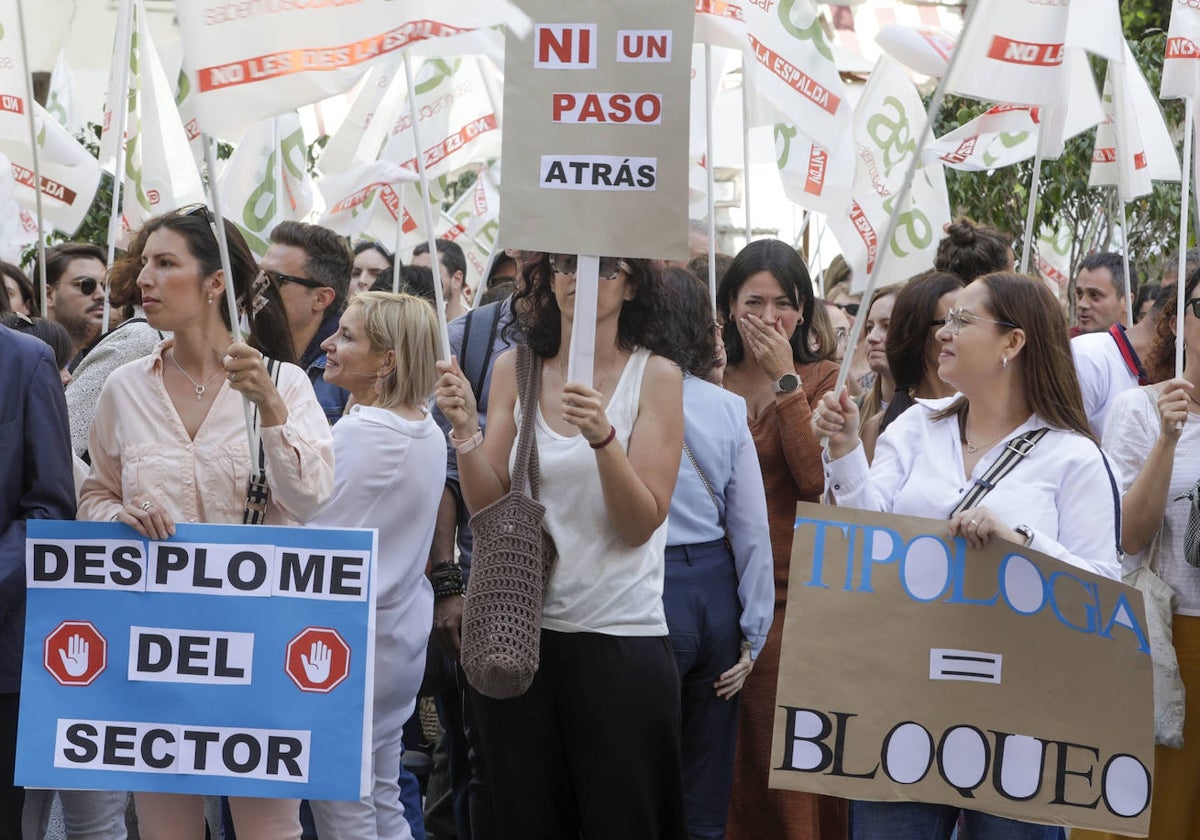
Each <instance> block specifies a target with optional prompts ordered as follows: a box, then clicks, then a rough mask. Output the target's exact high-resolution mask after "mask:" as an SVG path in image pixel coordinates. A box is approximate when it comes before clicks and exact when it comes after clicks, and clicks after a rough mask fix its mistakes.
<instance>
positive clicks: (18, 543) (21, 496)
mask: <svg viewBox="0 0 1200 840" xmlns="http://www.w3.org/2000/svg"><path fill="white" fill-rule="evenodd" d="M74 518H75V484H74V481H73V479H72V475H71V439H70V433H69V431H68V428H67V402H66V399H65V398H64V397H63V388H62V381H61V380H60V379H59V374H58V367H57V366H56V365H55V363H54V354H53V353H52V352H51V351H50V348H49V347H48V346H47V345H45V344H43V343H42V342H40V341H38V340H37V339H36V338H32V337H31V336H27V335H22V334H21V333H18V332H14V331H13V330H10V329H8V328H7V327H0V838H9V837H20V836H21V808H22V803H23V800H24V792H23V791H22V790H21V789H20V788H18V787H16V786H15V785H14V784H13V767H14V765H15V763H16V748H17V706H18V694H17V693H18V691H20V688H21V652H22V646H23V643H24V635H25V522H26V521H27V520H29V519H74Z"/></svg>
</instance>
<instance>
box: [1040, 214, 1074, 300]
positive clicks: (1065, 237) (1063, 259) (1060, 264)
mask: <svg viewBox="0 0 1200 840" xmlns="http://www.w3.org/2000/svg"><path fill="white" fill-rule="evenodd" d="M1033 265H1034V267H1035V268H1036V269H1037V271H1038V273H1039V274H1041V275H1042V280H1043V281H1044V282H1045V283H1046V285H1047V286H1049V287H1050V291H1052V292H1054V296H1055V297H1057V298H1058V299H1060V300H1062V299H1064V298H1065V297H1066V294H1067V289H1068V288H1070V285H1071V227H1070V226H1069V225H1067V224H1065V223H1060V224H1059V225H1058V228H1057V229H1054V228H1051V227H1046V226H1043V227H1042V230H1041V233H1039V234H1038V240H1037V243H1036V245H1035V249H1034V253H1033Z"/></svg>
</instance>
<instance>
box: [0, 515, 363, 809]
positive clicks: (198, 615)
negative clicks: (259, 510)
mask: <svg viewBox="0 0 1200 840" xmlns="http://www.w3.org/2000/svg"><path fill="white" fill-rule="evenodd" d="M25 558H26V584H27V587H28V602H27V611H26V622H25V651H24V661H23V667H22V676H21V709H20V723H19V729H18V735H17V737H18V755H19V758H18V760H17V779H18V784H22V785H26V786H32V787H44V788H85V789H97V790H143V791H163V792H171V793H203V794H228V795H236V796H270V797H285V798H309V799H343V800H349V799H358V798H359V796H360V795H362V794H364V793H365V792H366V791H367V790H368V789H369V784H370V767H371V761H370V759H369V757H370V750H371V698H372V696H373V695H372V691H373V674H374V671H373V667H372V666H373V663H374V655H375V652H374V639H375V634H374V624H375V533H374V531H364V530H344V531H331V530H319V529H315V528H313V529H310V528H281V527H272V526H264V525H259V526H244V525H180V526H178V529H177V532H176V535H175V537H173V538H172V539H170V540H167V541H165V542H157V541H153V540H146V539H143V538H142V537H140V536H139V535H137V534H136V533H135V532H134V531H133V530H132V529H131V528H128V527H126V526H124V525H120V524H117V523H111V522H103V523H100V522H43V521H30V523H29V529H28V536H27V541H26V555H25Z"/></svg>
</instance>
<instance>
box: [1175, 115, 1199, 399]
mask: <svg viewBox="0 0 1200 840" xmlns="http://www.w3.org/2000/svg"><path fill="white" fill-rule="evenodd" d="M1183 109H1184V117H1183V168H1182V170H1181V171H1180V173H1179V174H1180V183H1179V187H1180V189H1179V268H1178V279H1177V280H1176V281H1175V283H1176V286H1175V336H1176V338H1175V376H1176V377H1180V376H1183V339H1182V336H1183V311H1184V309H1185V308H1186V305H1187V302H1186V301H1185V300H1184V297H1185V295H1184V289H1185V288H1186V286H1187V238H1188V201H1189V200H1190V199H1191V197H1190V196H1189V194H1188V193H1189V191H1190V190H1191V186H1192V135H1193V133H1194V132H1195V123H1194V122H1193V120H1194V119H1195V102H1194V101H1193V100H1192V97H1190V96H1187V97H1184V100H1183Z"/></svg>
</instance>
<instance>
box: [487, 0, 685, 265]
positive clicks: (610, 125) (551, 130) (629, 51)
mask: <svg viewBox="0 0 1200 840" xmlns="http://www.w3.org/2000/svg"><path fill="white" fill-rule="evenodd" d="M522 7H523V8H524V9H525V10H526V12H528V13H529V15H530V17H531V18H533V20H534V21H535V23H534V31H533V35H532V37H530V38H528V39H526V40H520V39H518V38H516V37H513V36H512V35H509V37H508V40H507V44H506V50H505V85H504V114H505V119H506V120H508V125H509V126H510V128H509V130H508V131H505V132H504V138H503V160H504V179H503V181H502V182H501V185H500V190H501V198H502V200H501V204H502V206H503V207H504V211H503V216H502V222H501V224H502V226H503V230H504V245H505V247H512V248H522V249H526V250H533V251H552V252H560V253H571V254H594V255H609V256H623V257H650V258H668V259H680V258H685V257H686V256H687V253H688V248H687V211H688V172H687V169H688V100H689V76H690V72H691V45H692V23H693V19H694V17H695V13H694V11H693V9H691V8H690V7H689V6H688V5H687V4H685V3H677V2H670V0H615V2H611V3H605V4H582V3H562V2H556V0H534V2H526V3H522ZM514 126H515V128H512V127H514Z"/></svg>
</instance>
